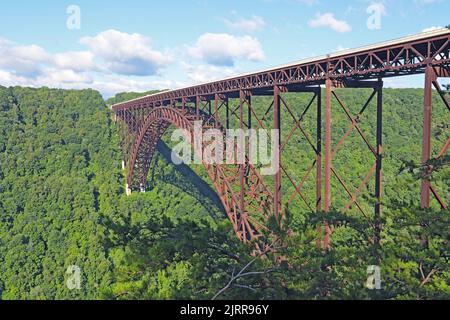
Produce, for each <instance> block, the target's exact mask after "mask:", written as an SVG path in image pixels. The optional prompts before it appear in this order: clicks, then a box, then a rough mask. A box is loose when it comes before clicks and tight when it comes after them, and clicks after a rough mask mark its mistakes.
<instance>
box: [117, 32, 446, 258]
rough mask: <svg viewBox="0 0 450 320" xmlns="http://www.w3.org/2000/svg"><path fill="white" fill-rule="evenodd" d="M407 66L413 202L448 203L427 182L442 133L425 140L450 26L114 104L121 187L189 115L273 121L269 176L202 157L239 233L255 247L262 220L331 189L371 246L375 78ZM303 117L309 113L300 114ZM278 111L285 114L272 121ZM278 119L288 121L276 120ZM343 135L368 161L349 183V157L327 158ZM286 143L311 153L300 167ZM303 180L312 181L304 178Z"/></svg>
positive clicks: (308, 203) (142, 171) (143, 173)
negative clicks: (361, 221) (415, 146)
mask: <svg viewBox="0 0 450 320" xmlns="http://www.w3.org/2000/svg"><path fill="white" fill-rule="evenodd" d="M416 74H422V75H424V95H423V134H422V139H421V143H422V155H417V159H418V162H420V163H421V165H422V166H423V167H425V169H426V173H424V174H423V177H422V184H421V188H420V190H417V194H418V196H417V200H418V202H420V205H421V207H422V208H429V207H430V205H431V204H432V203H431V202H432V201H434V203H435V204H436V205H438V206H440V207H441V208H442V209H447V208H448V206H449V204H448V203H447V202H448V201H449V199H448V194H449V192H450V189H445V184H444V186H442V185H438V184H436V183H434V181H433V176H432V173H433V170H434V169H433V166H432V165H430V162H431V161H433V160H439V159H443V158H444V157H445V156H446V155H447V154H448V150H449V149H450V134H448V133H446V135H445V136H444V140H443V141H442V143H443V146H442V147H441V148H439V149H438V151H437V152H436V149H435V148H434V149H433V148H432V140H431V138H432V125H433V123H432V109H433V108H436V107H442V106H443V107H444V109H446V110H448V111H449V112H450V103H449V98H448V94H447V93H446V92H445V91H444V90H443V88H442V87H441V86H440V84H439V81H438V80H439V78H449V77H450V30H449V29H441V30H437V31H432V32H427V33H421V34H418V35H414V36H408V37H405V38H401V39H397V40H393V41H387V42H384V43H379V44H375V45H371V46H366V47H362V48H358V49H354V50H346V51H342V52H338V53H334V54H330V55H326V56H321V57H317V58H313V59H307V60H303V61H299V62H295V63H291V64H286V65H283V66H280V67H276V68H273V69H267V70H262V71H259V72H255V73H249V74H243V75H238V76H235V77H230V78H226V79H221V80H217V81H212V82H208V83H204V84H199V85H195V86H190V87H185V88H180V89H174V90H168V91H163V92H160V93H157V94H152V95H148V96H144V97H142V98H138V99H134V100H130V101H126V102H123V103H118V104H115V105H113V106H112V110H113V112H114V113H115V118H116V120H120V121H117V123H118V124H119V126H120V132H121V134H120V136H121V146H122V148H123V153H124V167H125V166H126V167H127V168H128V175H127V181H128V186H127V193H129V192H131V190H132V189H133V190H139V188H140V187H141V186H143V187H145V182H146V178H147V172H148V167H149V165H150V161H151V158H152V155H153V153H154V150H155V146H156V143H157V141H158V140H159V139H160V138H161V136H162V135H163V134H164V132H165V131H166V129H167V128H168V126H169V125H170V124H173V125H175V126H176V127H177V128H181V129H185V130H187V131H188V132H190V134H191V135H192V132H193V123H194V121H196V120H201V121H202V124H203V126H202V128H203V130H206V129H209V128H216V129H219V130H222V131H224V129H228V128H231V127H233V129H237V128H241V129H246V128H247V129H250V128H255V129H259V128H262V129H276V130H278V132H279V134H278V137H277V138H278V141H279V147H278V148H277V150H275V156H276V157H278V159H280V161H279V162H278V167H277V168H276V170H275V171H276V172H277V173H276V174H275V175H274V176H265V177H264V178H262V177H261V175H260V174H259V172H258V169H257V168H255V166H253V165H251V164H250V162H249V161H247V160H248V159H246V161H245V164H243V165H234V166H232V165H209V164H206V163H203V165H204V167H205V169H206V171H207V173H208V176H209V178H210V179H211V181H212V182H213V184H214V187H215V189H216V191H217V193H218V195H219V197H220V199H221V201H222V203H223V205H224V208H225V209H226V211H227V214H228V217H229V219H230V221H231V223H232V224H233V228H234V230H235V232H236V234H237V236H238V237H239V239H240V240H242V241H244V242H250V241H252V240H255V242H257V243H258V245H259V247H258V250H259V251H264V246H265V243H266V242H265V240H264V235H265V234H270V230H268V227H267V224H266V222H267V221H268V220H269V219H270V218H271V217H275V218H276V221H278V222H279V223H280V222H281V221H282V218H283V209H282V208H284V207H285V206H287V205H291V204H293V203H294V204H295V205H297V206H298V207H299V206H300V205H299V203H300V204H301V206H303V208H305V210H307V211H308V212H313V211H317V212H321V211H324V212H325V213H326V212H330V211H331V208H332V207H333V206H336V203H337V202H338V201H336V196H335V195H336V194H338V193H339V194H340V196H341V198H342V199H341V200H342V201H340V204H339V206H341V205H342V208H340V207H336V209H338V210H342V211H343V212H347V211H349V210H352V212H356V213H357V214H360V215H362V216H364V218H365V219H367V220H368V222H369V224H370V226H371V227H372V228H373V239H371V240H373V241H371V242H372V243H374V244H375V245H376V246H378V247H379V244H380V237H381V215H382V195H383V192H382V191H383V188H382V181H383V180H382V162H383V161H382V160H383V79H384V78H390V77H401V76H406V75H416ZM345 88H362V89H365V90H364V93H368V92H369V93H370V94H369V96H368V97H367V99H365V98H364V97H363V95H362V97H363V98H362V99H364V101H363V102H362V103H361V105H353V106H350V105H349V102H348V101H345V99H344V98H345V95H342V94H341V91H343V90H345ZM338 89H339V90H338ZM433 89H435V90H433ZM433 91H434V93H433ZM293 93H295V94H308V95H309V96H310V97H311V100H310V101H309V103H308V104H307V105H306V106H304V105H292V104H291V103H290V102H289V99H288V97H287V95H289V94H293ZM433 95H436V96H439V97H440V101H439V104H441V106H439V105H437V104H438V102H437V101H438V100H435V99H432V97H433ZM255 98H260V99H265V100H264V101H265V103H267V106H265V105H264V104H263V107H264V110H266V112H265V113H264V114H261V113H259V112H260V111H261V110H257V108H254V107H253V105H252V99H255ZM234 101H238V105H237V106H236V105H234V106H233V105H232V103H231V102H234ZM441 102H442V103H441ZM352 104H356V103H355V102H353V103H352ZM358 104H359V102H358ZM266 107H267V108H266ZM322 107H323V108H322ZM405 107H407V106H405ZM355 108H356V109H355ZM371 108H373V109H372V112H374V113H375V116H374V121H373V122H374V123H371V124H370V125H371V131H372V132H368V131H369V130H367V129H365V128H366V127H364V126H362V125H361V121H365V122H366V123H367V121H368V120H367V119H364V117H363V116H364V115H365V114H366V113H367V111H366V110H367V109H371ZM264 110H262V111H264ZM337 112H341V113H343V114H344V115H345V117H344V118H340V120H339V121H343V122H346V123H347V124H348V129H347V130H346V131H345V133H344V135H343V136H340V137H338V138H339V139H338V140H336V139H332V138H333V137H335V136H336V133H337V132H336V130H335V131H333V126H332V123H333V121H336V119H338V118H337V117H336V113H337ZM308 116H309V117H310V118H309V119H308V121H305V118H306V117H308ZM311 117H312V118H311ZM281 118H283V120H284V121H280V119H281ZM286 119H288V120H286ZM286 122H287V123H288V124H289V125H284V123H286ZM281 123H283V126H281ZM367 125H369V124H368V123H367ZM366 131H367V132H366ZM369 133H372V137H370V136H369ZM350 135H354V136H356V138H357V139H359V141H360V143H361V145H362V146H363V149H361V152H359V153H358V154H357V155H355V156H356V157H358V156H359V157H360V158H359V160H361V159H363V155H364V157H365V158H364V159H365V160H364V161H365V162H367V168H366V167H364V170H367V171H364V172H359V173H358V175H359V176H360V177H361V182H360V183H358V184H357V185H352V184H351V183H350V182H349V179H348V176H349V175H350V173H351V172H352V171H353V170H355V168H354V167H352V166H351V164H350V163H349V164H348V165H346V166H344V167H342V166H341V167H338V166H336V165H335V164H336V163H337V161H336V158H337V157H339V156H342V154H343V153H344V151H346V152H351V151H352V150H349V149H350V148H349V147H348V142H349V139H348V138H349V136H350ZM293 136H296V139H294V138H292V137H293ZM298 136H300V138H299V137H298ZM356 138H354V139H356ZM191 141H193V139H191ZM301 142H302V143H304V144H305V145H306V147H305V148H304V149H300V148H299V143H301ZM346 146H347V147H346ZM289 148H290V149H291V150H292V149H293V148H297V149H295V152H296V153H294V154H296V155H297V154H299V155H302V156H303V158H302V159H303V160H305V159H307V160H309V161H310V162H308V165H307V169H306V170H305V172H292V171H291V169H292V168H289V167H288V166H286V165H285V163H284V162H283V156H284V155H285V154H288V153H287V152H286V150H288V149H289ZM291 152H292V151H291ZM307 152H309V153H308V154H307ZM291 154H292V153H291ZM305 161H306V160H305ZM301 170H303V167H302V169H301ZM310 180H313V182H312V184H311V181H310ZM308 184H309V188H310V189H308V190H311V188H312V189H313V191H309V192H310V193H309V195H306V194H305V189H306V188H305V186H306V185H308ZM372 185H373V186H372ZM311 186H312V187H311ZM311 192H312V193H313V194H311ZM442 195H444V196H442ZM446 195H447V196H446ZM312 198H313V199H312ZM324 225H325V228H324V230H325V235H324V236H322V235H321V236H320V238H321V239H320V241H318V244H319V245H320V246H322V245H323V247H325V248H330V234H331V229H330V227H329V226H328V225H327V223H326V222H325V223H324ZM322 238H323V239H322ZM322 240H323V242H322Z"/></svg>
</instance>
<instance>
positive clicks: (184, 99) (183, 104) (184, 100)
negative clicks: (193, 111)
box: [181, 97, 186, 111]
mask: <svg viewBox="0 0 450 320" xmlns="http://www.w3.org/2000/svg"><path fill="white" fill-rule="evenodd" d="M181 108H182V109H183V111H185V110H186V97H182V98H181Z"/></svg>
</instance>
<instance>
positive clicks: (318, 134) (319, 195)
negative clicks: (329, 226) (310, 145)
mask: <svg viewBox="0 0 450 320" xmlns="http://www.w3.org/2000/svg"><path fill="white" fill-rule="evenodd" d="M316 99H317V115H316V117H317V127H316V212H320V211H322V90H321V88H320V87H318V89H317V92H316Z"/></svg>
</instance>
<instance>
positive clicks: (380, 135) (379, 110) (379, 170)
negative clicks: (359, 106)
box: [375, 79, 383, 265]
mask: <svg viewBox="0 0 450 320" xmlns="http://www.w3.org/2000/svg"><path fill="white" fill-rule="evenodd" d="M376 151H377V159H376V161H377V163H376V172H375V175H376V176H375V197H376V200H375V201H376V202H375V249H376V252H375V257H376V260H377V261H376V263H377V264H378V265H379V264H380V262H381V257H380V254H379V249H380V241H381V193H382V160H383V81H382V80H381V79H378V84H377V149H376Z"/></svg>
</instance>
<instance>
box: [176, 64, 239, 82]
mask: <svg viewBox="0 0 450 320" xmlns="http://www.w3.org/2000/svg"><path fill="white" fill-rule="evenodd" d="M182 68H183V70H184V72H185V73H186V75H187V76H188V78H189V80H191V81H192V83H203V82H209V81H213V80H218V79H221V78H226V77H229V76H232V75H235V74H237V73H238V72H237V70H236V69H235V68H232V67H219V66H213V65H204V64H201V65H192V64H189V63H182Z"/></svg>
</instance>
